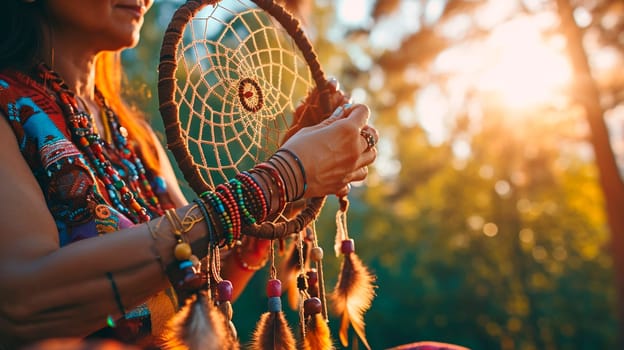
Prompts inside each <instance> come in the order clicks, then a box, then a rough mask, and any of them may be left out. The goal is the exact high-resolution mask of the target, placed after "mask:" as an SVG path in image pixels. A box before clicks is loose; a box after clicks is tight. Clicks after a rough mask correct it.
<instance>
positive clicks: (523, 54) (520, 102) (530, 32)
mask: <svg viewBox="0 0 624 350" xmlns="http://www.w3.org/2000/svg"><path fill="white" fill-rule="evenodd" d="M561 46H563V40H562V39H560V38H559V39H558V38H554V39H551V40H550V41H549V42H545V41H544V39H543V37H542V36H541V35H540V33H539V28H537V26H536V24H535V22H534V21H532V20H531V19H528V18H527V19H520V20H516V21H513V22H510V23H507V24H505V25H504V26H502V27H501V28H499V29H497V30H496V31H495V32H494V33H492V35H491V37H490V38H489V41H488V43H487V45H486V47H488V49H487V51H488V52H486V53H484V56H485V57H489V59H487V61H489V62H488V63H489V67H487V68H485V70H484V71H483V72H482V75H481V77H480V78H479V81H478V83H477V89H478V90H479V91H481V92H484V93H488V94H489V93H491V94H493V95H494V96H498V97H500V98H501V100H502V101H503V102H504V103H505V104H506V105H508V106H509V107H511V108H522V107H530V106H535V105H539V104H542V103H546V102H548V101H550V100H552V99H553V98H555V97H556V96H557V93H558V91H560V90H561V89H563V88H564V87H565V86H566V85H568V84H569V83H570V81H571V69H570V65H569V62H568V61H567V60H566V59H565V57H564V56H563V55H562V54H561V53H560V47H561Z"/></svg>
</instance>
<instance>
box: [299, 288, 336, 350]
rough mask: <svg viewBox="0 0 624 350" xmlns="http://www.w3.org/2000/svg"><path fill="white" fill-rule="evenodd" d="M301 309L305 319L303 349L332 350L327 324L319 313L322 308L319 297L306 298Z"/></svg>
mask: <svg viewBox="0 0 624 350" xmlns="http://www.w3.org/2000/svg"><path fill="white" fill-rule="evenodd" d="M303 309H304V315H305V319H306V323H305V327H306V329H305V335H304V337H303V350H334V344H333V341H332V339H331V333H330V331H329V326H328V325H327V321H326V320H325V318H323V315H322V313H321V311H322V309H323V306H322V304H321V299H319V298H316V297H312V298H309V299H306V301H305V302H304V303H303Z"/></svg>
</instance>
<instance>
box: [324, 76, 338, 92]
mask: <svg viewBox="0 0 624 350" xmlns="http://www.w3.org/2000/svg"><path fill="white" fill-rule="evenodd" d="M327 85H329V86H330V88H331V91H334V92H336V91H339V90H340V83H339V82H338V79H336V77H329V79H327Z"/></svg>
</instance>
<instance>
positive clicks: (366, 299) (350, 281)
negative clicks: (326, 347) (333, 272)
mask: <svg viewBox="0 0 624 350" xmlns="http://www.w3.org/2000/svg"><path fill="white" fill-rule="evenodd" d="M340 270H341V271H340V276H339V277H338V283H337V284H336V288H335V289H334V291H333V293H332V294H331V296H330V298H331V300H332V302H333V303H332V305H333V307H334V311H335V312H336V313H337V314H339V315H342V321H341V324H340V332H339V335H340V341H341V343H342V345H344V346H347V345H348V344H349V340H348V337H347V333H348V328H349V324H351V326H352V327H353V330H354V331H355V333H356V334H357V335H358V336H359V337H360V339H361V340H362V343H363V344H364V346H365V347H366V348H367V349H369V350H370V346H369V345H368V341H367V340H366V333H365V331H364V325H365V323H364V313H365V312H366V311H367V310H368V309H369V308H370V306H371V304H372V302H373V298H374V297H375V285H374V282H375V276H374V275H373V274H371V273H370V271H369V270H368V268H367V267H366V266H364V264H363V263H362V261H361V260H360V258H359V257H358V256H357V255H356V254H355V253H350V254H346V255H345V258H344V260H343V262H342V266H341V268H340Z"/></svg>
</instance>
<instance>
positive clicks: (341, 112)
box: [321, 104, 351, 125]
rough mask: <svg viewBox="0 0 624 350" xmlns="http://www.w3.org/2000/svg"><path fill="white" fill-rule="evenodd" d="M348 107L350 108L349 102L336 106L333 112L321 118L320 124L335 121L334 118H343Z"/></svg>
mask: <svg viewBox="0 0 624 350" xmlns="http://www.w3.org/2000/svg"><path fill="white" fill-rule="evenodd" d="M350 108H351V105H350V104H344V105H342V106H339V107H338V108H336V109H335V110H334V112H333V113H332V114H331V115H330V116H329V117H328V118H327V119H325V120H323V122H322V123H321V124H322V125H329V124H331V123H333V122H335V121H336V120H339V119H342V118H344V116H345V115H346V113H347V112H348V111H349V110H350Z"/></svg>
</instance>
